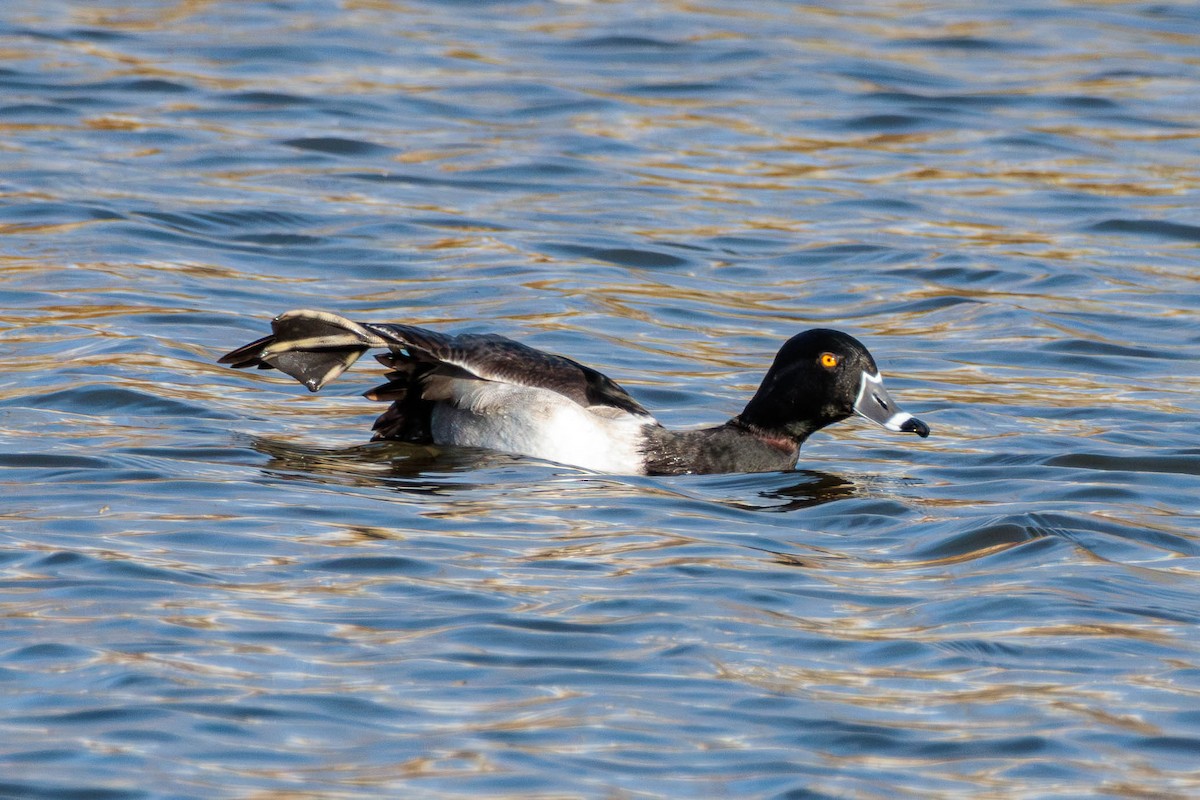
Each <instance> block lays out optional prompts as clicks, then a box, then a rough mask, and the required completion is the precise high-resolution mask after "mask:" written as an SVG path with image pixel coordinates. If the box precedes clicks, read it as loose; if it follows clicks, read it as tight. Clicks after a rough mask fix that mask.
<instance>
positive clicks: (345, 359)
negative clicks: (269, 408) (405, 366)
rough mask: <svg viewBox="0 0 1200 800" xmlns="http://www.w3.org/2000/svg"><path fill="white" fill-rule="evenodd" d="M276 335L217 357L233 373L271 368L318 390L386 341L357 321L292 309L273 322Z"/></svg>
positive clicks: (313, 390) (311, 388) (273, 334)
mask: <svg viewBox="0 0 1200 800" xmlns="http://www.w3.org/2000/svg"><path fill="white" fill-rule="evenodd" d="M271 331H272V333H271V335H270V336H264V337H263V338H261V339H258V340H256V341H253V342H251V343H250V344H248V345H244V346H242V347H239V348H238V349H237V350H234V351H232V352H229V353H226V354H225V355H223V356H221V358H220V359H218V363H220V364H228V365H230V366H231V367H233V368H234V369H245V368H248V367H257V368H259V369H271V368H272V367H273V368H275V369H278V370H280V371H282V372H285V373H287V374H288V375H291V376H292V377H293V378H295V379H296V380H298V381H299V382H300V383H302V384H304V385H305V386H306V387H308V390H309V391H310V392H315V391H317V390H318V389H320V388H321V387H322V386H324V385H325V384H327V383H329V382H330V381H332V380H333V379H334V378H336V377H337V376H338V375H341V374H342V373H343V372H345V371H346V370H347V369H348V368H349V367H350V365H351V364H353V363H354V362H355V361H357V360H358V359H359V358H360V357H361V356H362V354H363V353H365V352H367V351H368V350H370V349H371V348H373V347H387V345H388V343H387V340H385V339H382V338H380V337H379V336H378V335H376V334H374V333H371V332H370V331H368V330H367V329H366V328H364V327H363V326H362V325H359V324H358V323H357V322H351V321H350V320H348V319H346V318H345V317H339V316H338V315H337V314H330V313H329V312H327V311H307V310H299V311H287V312H285V313H283V314H280V315H279V316H278V317H276V318H275V319H273V320H271Z"/></svg>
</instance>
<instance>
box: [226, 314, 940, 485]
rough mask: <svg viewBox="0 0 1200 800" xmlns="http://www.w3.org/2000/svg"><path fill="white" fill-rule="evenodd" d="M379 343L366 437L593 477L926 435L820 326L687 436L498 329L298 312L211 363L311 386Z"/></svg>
mask: <svg viewBox="0 0 1200 800" xmlns="http://www.w3.org/2000/svg"><path fill="white" fill-rule="evenodd" d="M375 349H381V350H384V351H386V352H383V353H381V354H378V355H376V359H377V360H378V361H379V362H380V363H381V364H383V365H384V366H385V367H387V368H388V370H389V372H388V373H387V374H386V376H385V377H386V382H385V383H383V384H381V385H380V386H377V387H375V388H374V389H371V390H370V391H368V392H365V396H366V397H367V398H368V399H370V400H375V401H381V402H387V403H390V405H389V407H388V408H387V410H386V411H384V412H383V413H382V414H381V415H380V416H379V418H378V419H377V420H376V421H375V425H374V429H373V430H374V436H373V439H374V440H392V441H401V442H409V443H413V444H425V445H437V446H448V447H476V448H485V449H489V450H495V451H500V452H504V453H509V454H513V455H518V456H527V457H531V458H535V459H538V460H541V461H549V462H553V463H556V464H561V465H565V466H569V467H576V468H580V469H584V470H589V471H592V472H598V473H610V474H627V475H635V474H637V475H681V474H712V473H735V472H741V473H752V472H775V471H787V470H792V469H795V468H796V464H797V461H798V459H799V455H800V446H801V445H802V444H803V443H804V441H805V440H806V439H808V437H809V436H811V435H812V434H813V433H815V432H816V431H819V430H821V429H822V428H824V427H826V426H828V425H832V424H833V423H835V422H839V421H841V420H844V419H846V418H848V417H851V416H855V415H857V416H859V417H863V418H865V419H867V420H870V421H872V422H874V423H876V424H878V425H880V426H882V427H883V428H885V429H887V430H889V431H894V432H897V433H915V434H916V435H917V436H919V437H921V438H925V437H927V436H929V426H928V425H926V424H925V423H924V422H921V421H920V420H919V419H917V418H916V417H914V416H913V415H912V414H909V413H908V412H906V411H903V410H901V409H900V407H899V406H898V405H897V404H896V402H895V401H894V400H893V399H892V397H891V395H889V394H888V392H887V389H885V388H884V385H883V377H882V376H881V375H880V372H879V368H878V367H877V366H876V364H875V359H874V358H873V357H872V355H871V353H870V352H869V351H868V350H867V348H866V347H865V346H863V344H862V343H861V342H859V341H858V340H857V339H855V338H854V337H852V336H850V335H849V334H847V333H843V332H841V331H837V330H832V329H828V328H814V329H811V330H806V331H804V332H802V333H798V334H796V335H795V336H793V337H792V338H790V339H788V340H787V342H785V343H784V345H783V347H781V348H780V350H779V352H778V354H777V355H776V356H775V360H774V362H773V363H772V364H771V367H770V369H768V370H767V373H766V375H765V377H764V378H763V380H762V383H761V384H760V385H759V387H758V390H757V391H756V392H755V393H754V395H753V396H752V397H751V398H750V400H749V402H748V403H747V404H746V406H745V408H744V409H743V410H742V412H741V413H740V414H737V415H736V416H734V417H733V418H732V419H730V420H728V421H727V422H724V423H722V424H720V425H714V426H710V427H702V428H697V429H694V430H669V429H667V428H666V427H664V426H663V425H661V424H660V423H659V422H658V421H657V420H656V419H655V418H654V416H653V415H652V414H651V413H650V412H649V411H647V410H646V409H645V408H644V407H642V405H641V404H640V403H638V402H637V401H636V400H635V399H633V397H632V396H631V395H630V394H629V392H627V391H626V390H625V389H624V388H622V387H621V386H620V385H619V384H618V383H617V382H616V381H614V380H612V379H611V378H609V377H608V376H607V375H604V374H603V373H601V372H598V371H597V370H595V369H592V368H591V367H588V366H584V365H583V364H580V363H578V362H576V361H573V360H571V359H570V358H566V357H565V356H560V355H555V354H552V353H547V352H544V351H542V350H538V349H535V348H533V347H529V346H528V345H525V344H522V343H520V342H517V341H514V340H512V339H509V338H507V337H505V336H501V335H499V334H494V333H487V334H477V333H464V334H457V335H453V334H446V333H440V332H438V331H433V330H429V329H427V328H421V327H417V326H415V325H406V324H400V323H374V322H353V321H351V320H349V319H347V318H345V317H342V316H340V315H338V314H334V313H331V312H327V311H313V310H308V309H300V310H295V311H288V312H285V313H283V314H280V315H279V316H277V317H275V318H274V319H273V320H272V321H271V334H270V335H268V336H264V337H263V338H261V339H256V340H255V341H253V342H250V343H249V344H246V345H243V346H242V347H239V348H237V349H236V350H233V351H231V352H229V353H227V354H225V355H224V356H222V357H221V358H220V359H219V363H221V364H227V365H229V366H231V367H233V368H235V369H246V368H258V369H277V370H280V371H281V372H283V373H285V374H287V375H289V376H291V377H292V378H294V379H296V380H297V381H299V382H300V383H301V384H303V385H304V386H306V387H307V388H308V389H309V391H313V392H316V391H318V390H320V389H321V387H323V386H325V385H326V384H328V383H329V382H330V381H332V380H334V379H335V378H337V377H338V376H339V375H341V374H342V373H343V372H345V371H346V370H347V369H349V367H350V366H351V365H352V364H354V363H355V362H356V361H357V360H358V359H359V358H360V357H362V356H363V355H364V354H365V353H367V352H368V351H370V350H375Z"/></svg>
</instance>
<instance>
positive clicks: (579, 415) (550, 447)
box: [431, 379, 654, 475]
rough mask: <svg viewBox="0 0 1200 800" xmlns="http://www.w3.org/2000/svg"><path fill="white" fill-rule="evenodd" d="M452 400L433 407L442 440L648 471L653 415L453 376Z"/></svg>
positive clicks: (613, 469) (606, 468)
mask: <svg viewBox="0 0 1200 800" xmlns="http://www.w3.org/2000/svg"><path fill="white" fill-rule="evenodd" d="M450 384H451V387H450V389H451V401H450V402H442V403H438V404H437V405H436V406H434V409H433V418H432V431H431V432H432V434H433V440H434V441H435V442H437V443H438V444H444V445H457V446H460V447H486V448H488V449H489V450H499V451H501V452H504V453H515V454H518V455H526V456H532V457H533V458H540V459H543V460H545V461H553V462H555V463H557V464H567V465H569V466H573V467H582V468H583V469H589V470H594V471H595V472H610V473H615V474H626V475H629V474H637V473H640V472H642V471H643V470H644V469H645V463H644V457H643V456H642V453H641V443H642V437H643V434H644V429H645V427H646V426H647V425H653V424H654V420H653V419H652V418H650V417H635V416H633V415H632V414H627V413H625V412H622V411H619V410H617V409H613V408H610V407H608V406H600V407H598V408H597V411H598V412H599V413H595V412H593V411H589V410H588V409H586V408H584V407H583V406H580V405H577V404H576V403H573V402H571V401H570V400H568V399H566V398H565V397H563V396H562V395H560V394H558V393H557V392H553V391H550V390H549V389H539V388H534V387H528V386H514V385H512V384H504V383H492V382H489V381H478V380H463V379H460V380H453V381H450Z"/></svg>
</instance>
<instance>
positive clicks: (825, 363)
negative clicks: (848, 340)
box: [817, 353, 838, 369]
mask: <svg viewBox="0 0 1200 800" xmlns="http://www.w3.org/2000/svg"><path fill="white" fill-rule="evenodd" d="M817 361H818V362H820V364H821V366H822V367H824V368H825V369H834V368H835V367H837V365H838V357H837V356H835V355H834V354H833V353H821V357H820V358H818V359H817Z"/></svg>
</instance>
